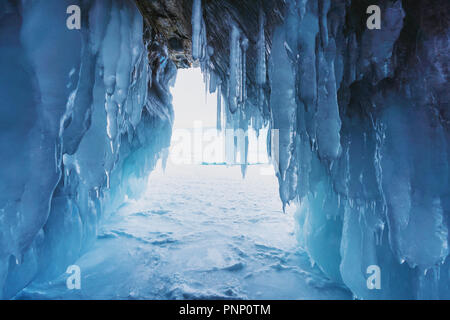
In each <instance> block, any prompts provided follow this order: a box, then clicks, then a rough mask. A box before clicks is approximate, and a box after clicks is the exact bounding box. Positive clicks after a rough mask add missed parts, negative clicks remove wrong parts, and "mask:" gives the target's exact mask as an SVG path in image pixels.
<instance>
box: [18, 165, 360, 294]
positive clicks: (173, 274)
mask: <svg viewBox="0 0 450 320" xmlns="http://www.w3.org/2000/svg"><path fill="white" fill-rule="evenodd" d="M192 190H196V192H192ZM276 190H277V181H276V178H275V177H274V176H273V175H272V176H267V175H266V176H261V175H260V167H258V166H252V167H250V168H249V169H248V173H247V177H246V179H245V180H244V179H242V177H241V176H240V171H239V168H237V167H232V168H225V167H222V166H198V165H191V166H173V165H170V164H168V166H167V168H166V171H165V173H163V172H162V170H161V168H160V167H159V168H158V169H157V170H156V171H154V172H153V173H152V174H151V175H150V178H149V184H148V190H147V192H146V194H145V195H144V196H143V198H142V199H140V200H139V201H129V202H127V203H125V204H124V206H123V207H122V208H121V209H120V210H119V212H118V214H117V215H115V216H114V217H112V218H111V219H110V220H108V221H107V223H105V224H104V225H103V226H102V228H101V230H100V232H99V235H98V238H97V240H96V242H95V244H94V246H93V247H92V249H90V250H89V251H88V252H86V253H85V254H84V255H83V256H81V257H80V258H79V259H78V260H77V261H76V262H74V264H76V265H78V266H79V267H80V269H81V276H82V279H81V290H72V291H70V290H67V288H66V278H67V275H66V274H63V275H61V276H60V277H59V278H57V279H55V280H53V281H51V282H50V283H44V284H39V285H37V284H36V285H32V286H30V287H28V288H27V289H25V290H24V291H22V292H21V293H20V294H19V295H18V296H17V297H16V299H29V298H33V299H49V298H50V299H211V298H215V299H222V298H225V299H348V298H351V295H350V294H349V292H348V291H346V290H345V289H343V288H341V287H339V286H336V285H335V284H333V283H332V282H331V281H329V280H327V279H326V278H325V277H324V276H323V274H322V273H321V272H320V271H319V270H318V269H317V268H314V267H312V266H311V264H310V262H309V259H308V257H307V255H306V253H305V252H304V251H302V250H300V249H299V248H298V246H297V243H296V239H295V236H294V217H293V212H294V211H295V207H292V208H288V213H286V214H283V212H282V211H281V202H280V200H279V198H278V196H277V193H276Z"/></svg>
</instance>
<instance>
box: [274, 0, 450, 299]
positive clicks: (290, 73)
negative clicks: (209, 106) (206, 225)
mask: <svg viewBox="0 0 450 320" xmlns="http://www.w3.org/2000/svg"><path fill="white" fill-rule="evenodd" d="M421 4H422V5H424V6H423V7H426V4H425V3H424V2H422V3H421ZM421 4H420V3H416V5H417V6H418V8H420V5H421ZM368 5H369V4H367V5H366V3H358V4H357V3H356V2H355V1H352V2H351V3H350V2H345V1H328V0H325V1H290V3H289V9H288V11H287V12H288V13H287V15H286V18H285V22H284V24H283V25H282V26H279V27H277V28H276V29H275V31H274V34H273V42H272V46H273V47H272V52H271V56H270V58H269V59H270V62H269V65H270V70H269V78H270V80H271V96H270V104H271V109H272V112H273V122H272V123H273V128H280V142H279V150H280V161H279V163H276V167H277V169H278V172H279V173H278V176H279V181H280V195H281V198H282V200H283V201H286V202H287V201H290V200H295V201H297V202H298V203H299V205H300V209H299V211H298V213H297V221H298V229H299V232H298V234H299V240H300V243H301V245H302V246H303V247H304V248H306V250H307V251H308V252H309V254H310V257H311V260H312V261H313V262H314V263H317V264H318V265H319V266H320V267H321V268H322V270H323V271H324V272H325V273H326V274H328V275H329V276H330V277H331V278H333V279H335V280H336V281H342V282H343V283H344V284H345V285H346V286H347V287H348V288H350V289H351V290H352V292H353V293H354V295H355V297H357V298H364V299H379V298H426V299H428V298H430V299H433V298H448V297H449V294H450V291H449V290H448V285H449V280H448V273H449V268H448V262H447V261H448V254H449V252H448V227H449V226H448V217H449V214H450V207H449V200H450V198H449V196H450V189H449V179H450V175H449V163H450V161H449V160H450V159H449V153H448V152H449V143H450V136H449V132H450V131H449V125H448V124H449V122H448V110H449V105H448V101H449V100H448V98H449V97H448V93H445V92H444V90H445V89H444V88H445V86H446V85H448V69H446V70H445V67H443V65H445V61H447V60H448V51H447V53H446V54H445V53H444V56H442V54H443V53H442V52H443V51H441V50H444V51H445V48H447V49H448V34H449V30H448V28H447V29H440V30H439V29H432V28H430V27H428V28H427V26H426V25H424V26H421V28H422V30H421V33H420V35H419V36H418V37H419V38H418V39H416V41H417V42H416V43H415V45H414V50H415V55H416V56H415V57H414V56H410V52H409V51H408V50H410V48H408V49H407V48H406V46H407V45H410V41H411V39H409V38H408V37H409V36H410V35H409V34H408V32H412V31H411V29H412V28H414V26H413V25H414V24H415V25H416V27H417V23H418V21H414V18H415V17H413V16H412V14H417V13H418V12H417V11H415V10H418V8H415V7H414V5H412V6H411V5H410V6H408V4H407V5H406V7H405V8H404V7H403V5H402V1H384V2H382V4H381V5H380V6H381V11H382V27H381V29H380V30H369V29H367V28H365V24H364V22H365V17H366V16H364V15H361V16H362V17H363V19H364V20H362V19H361V20H362V22H363V23H361V21H359V20H357V21H351V20H350V21H349V19H351V17H354V19H357V17H358V12H360V13H361V9H362V10H364V9H365V8H366V7H367V6H368ZM359 6H360V7H359ZM437 9H438V8H434V9H428V10H437ZM419 10H423V9H419ZM407 14H411V16H409V17H407V18H406V19H405V16H406V15H407ZM430 18H431V17H426V16H425V17H422V22H423V21H427V23H429V24H430V25H432V22H431V21H429V20H428V19H430ZM417 19H418V18H417ZM409 28H411V29H409ZM402 32H403V33H402ZM446 38H447V40H446ZM371 265H376V266H378V267H379V268H380V270H381V288H380V289H376V288H375V289H373V288H370V286H367V278H368V277H369V275H370V274H371V272H368V269H367V268H368V267H369V266H371Z"/></svg>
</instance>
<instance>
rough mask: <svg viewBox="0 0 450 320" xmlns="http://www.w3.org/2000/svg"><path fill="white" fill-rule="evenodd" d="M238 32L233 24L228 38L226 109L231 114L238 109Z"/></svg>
mask: <svg viewBox="0 0 450 320" xmlns="http://www.w3.org/2000/svg"><path fill="white" fill-rule="evenodd" d="M239 38H240V31H239V29H238V27H237V26H236V25H234V24H233V27H232V30H231V36H230V79H229V81H230V83H229V86H228V87H229V95H228V107H229V108H230V111H231V112H232V113H234V112H236V110H237V107H238V98H239V88H240V83H239V82H240V78H241V72H242V70H241V64H240V55H241V48H240V45H239Z"/></svg>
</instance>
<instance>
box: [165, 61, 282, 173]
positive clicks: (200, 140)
mask: <svg viewBox="0 0 450 320" xmlns="http://www.w3.org/2000/svg"><path fill="white" fill-rule="evenodd" d="M171 93H172V96H173V107H174V113H175V120H174V125H173V133H172V140H171V147H170V151H169V156H168V159H167V161H168V164H169V165H180V164H181V165H186V164H202V165H211V164H215V165H228V166H230V165H240V164H242V163H245V158H244V155H243V152H242V150H239V148H238V150H237V152H236V158H233V156H232V154H233V153H234V150H233V143H230V140H229V139H230V136H233V135H235V134H236V132H233V131H231V132H230V131H226V130H222V131H221V130H217V93H212V94H211V93H209V92H208V91H207V90H206V89H205V83H204V78H203V74H202V72H201V70H200V68H191V69H180V70H178V74H177V78H176V82H175V85H174V87H173V88H172V89H171ZM222 101H223V97H222ZM223 107H224V106H222V109H223ZM222 113H223V110H222ZM220 118H221V119H223V118H224V115H223V114H222V116H221V117H220ZM222 126H223V124H222ZM247 134H248V142H249V143H248V155H247V163H249V164H262V165H265V166H264V168H261V170H262V171H263V174H274V172H273V169H272V166H271V165H270V164H269V159H268V157H267V139H266V137H267V129H261V130H260V132H259V138H258V137H257V134H256V131H255V130H253V129H249V130H248V133H247ZM227 135H228V137H227ZM227 139H228V140H227ZM231 139H234V138H231Z"/></svg>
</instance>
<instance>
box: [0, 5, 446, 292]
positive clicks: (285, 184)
mask: <svg viewBox="0 0 450 320" xmlns="http://www.w3.org/2000/svg"><path fill="white" fill-rule="evenodd" d="M159 1H160V0H158V1H153V2H152V4H154V3H157V2H159ZM161 1H162V0H161ZM135 2H136V3H138V4H139V5H140V8H141V9H142V8H143V7H144V8H145V3H146V2H145V1H143V0H136V1H135ZM23 3H25V2H20V3H19V2H15V1H3V2H2V3H1V4H0V24H1V28H0V44H1V50H0V55H1V59H0V64H1V67H0V79H1V83H2V86H1V88H0V95H1V96H0V101H2V108H0V112H1V114H0V119H1V120H0V123H1V127H0V130H1V132H2V134H1V135H0V149H1V150H2V166H0V220H1V223H2V227H1V230H0V288H3V289H2V294H3V297H10V296H12V295H14V293H15V292H17V291H18V290H20V289H21V288H22V287H23V286H25V285H26V284H27V283H28V282H30V281H31V280H33V279H38V280H39V279H49V278H51V277H52V276H53V275H55V274H57V273H58V272H62V271H63V269H62V268H64V266H66V265H67V264H68V263H69V262H70V261H71V260H73V258H74V257H76V256H77V255H79V254H80V252H82V251H83V250H84V249H85V248H86V247H87V246H88V245H89V243H90V242H91V241H92V239H94V238H95V232H96V226H97V223H98V221H99V219H100V217H101V216H104V215H105V214H108V213H109V212H111V211H114V208H116V207H117V206H119V205H120V204H121V203H122V201H123V198H124V196H125V195H126V196H128V197H132V196H136V195H137V194H138V193H139V190H138V189H139V187H140V186H141V185H142V184H141V183H139V181H138V180H140V179H143V178H145V177H146V173H148V172H149V171H150V170H151V169H152V167H153V165H154V163H155V160H156V159H157V157H158V156H159V153H160V151H161V150H162V149H164V148H165V147H167V146H168V144H169V141H170V135H171V122H172V116H173V115H172V113H173V112H172V108H171V96H170V93H169V91H168V86H169V85H170V83H171V81H172V79H173V78H174V76H175V72H176V68H175V65H174V63H173V62H172V61H171V60H170V59H169V56H170V54H169V53H170V52H169V53H168V50H167V48H166V46H165V45H166V42H167V39H166V38H165V37H167V35H162V34H159V33H158V32H160V33H164V32H165V31H167V30H163V29H164V28H163V27H164V26H165V25H168V23H167V21H168V20H164V21H163V22H164V23H160V24H159V25H158V28H159V29H158V28H154V30H153V29H151V30H148V31H147V34H143V30H144V28H143V19H142V16H141V14H140V13H139V11H138V10H137V9H136V7H135V6H134V5H133V2H131V1H94V2H88V1H86V2H81V3H82V4H83V5H82V6H81V7H82V11H83V12H88V13H89V14H88V15H83V20H82V25H83V26H85V27H84V28H82V29H81V30H80V31H74V30H68V29H67V28H63V27H61V25H65V19H66V14H65V12H66V10H65V9H66V7H67V6H68V5H69V4H73V3H69V2H68V1H56V0H47V1H35V2H29V3H27V5H24V4H23ZM88 3H89V4H88ZM174 3H178V4H179V6H174V7H177V8H181V9H179V10H184V11H183V12H182V14H181V15H180V17H177V18H179V20H180V21H184V20H183V15H188V16H189V17H190V19H188V24H189V28H190V31H189V32H190V37H191V40H192V52H191V53H190V55H191V58H192V60H193V61H195V62H194V63H197V64H199V65H200V66H201V68H202V70H203V72H204V76H205V82H206V83H207V88H208V89H209V90H210V91H216V90H217V91H218V92H219V95H218V103H217V109H218V111H219V112H218V118H217V126H218V128H220V129H227V130H231V131H232V132H233V135H234V134H236V136H237V137H238V138H237V139H234V138H233V139H232V140H231V142H230V143H229V144H228V145H227V153H228V154H227V157H230V158H231V159H235V158H236V154H237V153H240V154H241V156H242V155H243V156H244V158H246V150H248V139H247V138H246V136H245V134H244V135H242V134H241V133H242V132H244V133H245V132H246V131H247V130H248V129H249V128H250V127H253V128H255V129H260V128H262V127H266V126H268V127H269V128H270V129H273V130H272V132H274V131H276V132H277V134H276V139H275V138H274V137H275V135H272V134H270V135H268V137H267V139H268V141H269V150H268V154H269V155H270V156H271V157H272V159H273V163H274V165H275V171H276V174H277V178H278V181H279V188H280V189H279V191H280V197H281V200H282V202H283V204H288V203H289V202H291V201H295V202H297V203H298V204H299V206H300V209H299V210H298V212H297V215H296V221H297V228H298V229H299V232H298V237H299V242H300V245H301V246H303V247H304V248H305V249H306V250H307V252H308V253H309V256H310V258H311V261H312V262H313V263H315V264H317V265H318V266H319V267H320V268H321V269H322V270H323V272H324V273H325V274H326V275H328V277H330V278H331V279H333V280H334V281H336V282H339V283H342V284H343V285H345V286H346V287H348V288H349V289H350V290H351V291H352V292H353V294H354V296H355V297H357V298H363V299H379V298H450V276H449V271H450V269H449V267H450V259H449V258H448V254H449V252H448V239H449V237H448V228H449V212H450V193H449V190H450V188H449V179H450V173H449V165H448V164H449V156H450V155H449V147H450V137H449V134H450V133H449V132H450V131H449V105H448V101H449V100H450V99H449V93H448V43H449V42H448V36H449V23H448V22H449V15H448V12H450V10H449V8H448V4H442V3H441V4H438V3H437V2H431V1H425V0H418V1H401V0H395V1H394V0H392V1H390V0H389V1H388V0H386V1H380V3H379V6H380V8H381V12H382V14H381V18H382V21H381V29H379V30H377V29H375V30H369V29H368V28H367V27H366V19H367V13H366V9H367V7H368V6H369V5H371V4H372V3H370V1H366V0H353V1H351V0H334V1H331V0H285V1H275V0H273V1H272V0H263V1H250V0H242V1H239V2H235V1H229V0H217V1H202V0H193V1H192V7H190V8H189V9H187V8H186V7H185V6H183V5H182V4H181V1H177V0H174ZM149 6H150V5H149ZM170 8H172V7H170ZM172 9H173V8H172ZM172 9H170V10H172ZM149 10H150V9H149ZM154 10H156V9H154ZM166 10H169V8H166ZM186 10H192V11H191V12H185V11H186ZM141 12H144V15H145V12H147V11H145V10H141ZM175 13H176V12H175ZM172 14H174V13H173V12H172ZM159 16H161V15H159ZM167 16H168V17H170V16H171V15H167ZM167 19H169V18H167ZM155 23H156V22H155ZM181 24H182V22H180V23H179V24H178V25H177V27H178V28H180V29H179V30H177V31H179V32H178V33H177V32H175V33H174V34H178V35H179V34H181V35H182V36H183V37H184V38H186V37H188V36H186V35H185V34H187V33H186V32H185V29H183V28H182V27H181V26H180V25H181ZM163 31H164V32H163ZM143 39H148V40H149V43H148V44H147V43H145V42H144V41H143ZM169 40H170V39H169ZM175 40H176V39H175ZM169 42H170V41H169ZM174 43H177V41H174ZM182 50H184V49H182ZM178 52H179V51H178ZM188 55H189V54H188ZM186 60H189V59H186ZM239 132H241V133H239ZM245 170H246V165H245V164H243V165H242V173H243V174H245ZM50 261H51V262H52V263H51V264H50ZM372 265H376V266H379V267H380V270H381V290H373V289H369V287H368V286H367V277H368V274H367V270H368V268H369V267H370V266H372Z"/></svg>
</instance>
